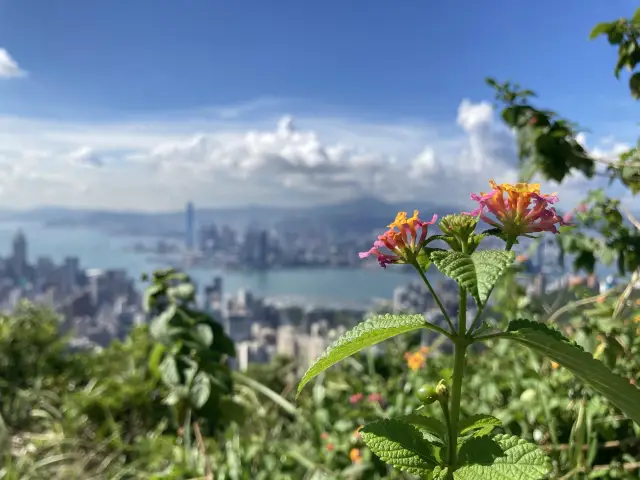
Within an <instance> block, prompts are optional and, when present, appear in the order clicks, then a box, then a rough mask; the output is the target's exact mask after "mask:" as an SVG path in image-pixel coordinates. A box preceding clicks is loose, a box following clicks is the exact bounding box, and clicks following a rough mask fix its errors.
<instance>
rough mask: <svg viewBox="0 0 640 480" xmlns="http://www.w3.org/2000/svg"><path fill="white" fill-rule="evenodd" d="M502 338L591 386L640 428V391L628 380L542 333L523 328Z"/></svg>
mask: <svg viewBox="0 0 640 480" xmlns="http://www.w3.org/2000/svg"><path fill="white" fill-rule="evenodd" d="M501 337H502V338H506V339H508V340H513V341H516V342H518V343H520V344H522V345H525V346H526V347H528V348H530V349H531V350H533V351H535V352H538V353H542V354H543V355H546V356H547V357H549V358H550V359H551V360H554V361H555V362H557V363H558V364H559V365H561V366H563V367H564V368H566V369H567V370H569V371H571V372H572V373H573V374H574V375H575V376H576V377H578V378H579V379H580V380H581V381H583V382H585V383H587V384H589V385H591V387H592V388H593V389H594V390H596V391H597V392H598V393H600V394H601V395H603V396H604V397H606V398H607V399H608V400H609V401H610V402H611V403H613V404H614V405H615V406H617V407H618V408H619V409H620V410H622V411H623V412H624V413H625V414H626V415H627V416H629V418H631V419H632V420H633V421H634V422H635V423H637V424H639V425H640V390H638V389H637V388H636V387H635V386H633V385H631V384H630V383H629V380H628V379H626V378H623V377H621V376H620V375H618V374H616V373H614V372H612V371H611V370H609V369H608V368H607V367H606V365H605V364H604V363H602V362H601V361H599V360H596V359H595V358H593V356H591V354H590V353H587V352H585V351H583V350H581V349H580V348H579V347H577V346H576V345H574V344H571V343H569V342H567V341H563V340H560V339H558V337H557V336H556V335H553V334H549V333H548V332H547V331H545V330H542V329H533V328H521V329H518V330H515V331H510V332H506V333H504V334H503V335H501Z"/></svg>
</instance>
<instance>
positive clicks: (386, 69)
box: [0, 0, 633, 124]
mask: <svg viewBox="0 0 640 480" xmlns="http://www.w3.org/2000/svg"><path fill="white" fill-rule="evenodd" d="M632 4H633V2H631V1H623V0H610V1H602V0H567V1H561V2H558V1H551V0H541V1H537V2H514V1H506V0H487V1H483V2H475V1H466V2H463V1H454V2H426V1H417V0H410V1H403V2H388V1H361V0H353V1H350V2H342V1H336V0H329V1H324V2H301V1H299V0H296V1H293V0H277V1H268V2H267V1H261V0H253V1H237V2H230V1H227V2H224V1H214V0H211V1H203V0H184V1H176V0H110V1H86V0H65V1H64V2H56V1H42V0H0V43H1V44H3V45H4V48H6V49H7V50H8V51H9V52H10V53H11V55H12V56H13V57H14V58H15V59H16V60H17V61H18V62H19V64H20V65H21V66H22V68H24V69H25V70H27V71H29V72H31V76H30V78H28V79H27V80H26V81H23V82H11V83H6V84H5V85H3V86H2V87H3V88H2V91H1V93H2V97H4V98H3V99H2V100H3V102H2V103H4V104H5V105H6V107H5V108H6V109H9V110H10V111H11V112H14V113H29V114H51V115H56V116H58V115H64V116H67V115H78V116H83V117H84V116H92V115H108V114H112V115H118V114H121V113H123V112H124V113H127V112H136V113H138V112H153V111H158V110H162V111H166V110H173V109H191V108H198V107H202V106H207V105H225V104H238V103H244V102H247V101H251V100H254V99H259V98H263V97H276V98H294V99H301V100H305V101H313V102H314V103H318V104H320V105H323V106H324V107H326V106H329V107H330V106H334V107H335V108H339V109H345V110H353V111H357V112H358V113H362V114H371V115H379V116H384V117H385V118H386V117H404V116H412V117H413V116H422V115H425V114H427V113H428V115H429V116H431V118H435V119H446V118H451V117H453V115H454V111H455V107H456V106H457V104H458V103H459V102H460V100H461V98H463V97H470V98H472V99H476V100H477V99H483V98H487V96H488V91H487V88H486V86H485V85H484V83H483V79H484V77H486V76H487V75H493V76H496V77H497V78H501V79H502V78H512V79H515V80H517V81H520V82H521V83H525V84H527V85H528V86H531V88H534V89H535V90H537V91H538V92H539V93H540V94H541V96H542V98H543V99H544V101H546V102H548V103H549V104H552V105H554V107H555V106H557V107H556V108H558V109H562V110H570V111H572V112H575V115H576V116H578V117H581V121H584V122H586V123H589V124H592V123H598V122H599V121H600V119H598V118H597V117H596V113H595V112H596V111H597V112H599V114H601V115H602V116H603V117H604V119H602V120H603V121H604V120H607V119H611V120H615V119H616V117H614V112H615V110H618V113H619V109H614V108H607V104H609V105H610V104H612V103H613V104H615V103H616V102H619V101H620V102H622V101H626V100H627V99H628V97H627V91H626V89H625V86H624V84H622V85H621V84H620V83H619V82H617V81H616V80H615V79H614V78H613V76H612V75H611V66H612V64H613V61H614V56H615V51H614V50H613V49H611V48H610V47H609V46H608V45H607V44H606V42H604V41H603V40H601V41H596V42H589V41H588V40H587V36H588V33H589V30H590V29H591V27H592V26H593V25H594V24H595V23H597V22H599V21H602V20H607V19H612V18H617V17H619V16H623V15H629V14H630V13H632V12H633V6H632ZM587 98H588V99H591V101H590V102H585V101H584V99H587ZM596 108H597V109H596ZM598 116H599V115H598Z"/></svg>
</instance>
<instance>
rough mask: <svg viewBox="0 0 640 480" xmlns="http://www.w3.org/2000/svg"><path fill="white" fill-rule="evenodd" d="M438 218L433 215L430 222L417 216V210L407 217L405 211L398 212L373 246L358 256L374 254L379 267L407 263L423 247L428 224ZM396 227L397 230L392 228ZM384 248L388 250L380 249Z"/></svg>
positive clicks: (364, 256) (431, 223)
mask: <svg viewBox="0 0 640 480" xmlns="http://www.w3.org/2000/svg"><path fill="white" fill-rule="evenodd" d="M437 219H438V216H437V215H434V216H433V218H432V219H431V221H430V222H425V221H423V220H420V219H419V218H418V210H414V212H413V216H412V217H411V218H407V212H398V215H396V219H395V220H394V222H393V223H391V224H390V225H389V230H387V231H386V232H385V233H384V234H382V235H379V236H378V239H377V240H376V241H375V242H374V243H373V247H372V248H371V249H369V250H368V251H367V252H360V253H359V256H360V258H366V257H368V256H370V255H375V257H376V258H377V260H378V263H379V264H380V266H381V267H383V268H387V265H389V264H392V263H409V262H410V261H411V260H412V259H413V258H415V255H417V254H418V252H419V251H420V249H421V248H422V247H423V245H424V242H425V240H426V238H427V233H428V231H429V225H433V224H434V223H435V222H436V220H437ZM396 228H397V229H398V230H397V231H396V230H394V229H396ZM382 248H386V249H387V250H388V252H385V251H381V249H382Z"/></svg>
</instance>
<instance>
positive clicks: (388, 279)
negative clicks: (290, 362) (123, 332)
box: [0, 223, 416, 305]
mask: <svg viewBox="0 0 640 480" xmlns="http://www.w3.org/2000/svg"><path fill="white" fill-rule="evenodd" d="M19 229H21V230H22V231H23V232H24V233H25V235H26V237H27V242H28V256H29V262H30V263H34V262H35V260H36V259H37V257H39V256H44V255H46V256H49V257H51V258H52V259H53V260H54V261H55V262H60V261H62V260H63V259H64V257H67V256H76V257H78V258H79V259H80V263H81V265H82V267H83V268H101V269H107V268H122V269H126V270H127V272H128V273H129V275H130V276H131V277H133V278H135V279H140V276H141V275H142V273H145V272H146V273H150V272H152V271H153V270H154V269H157V268H162V267H166V266H167V265H163V264H161V263H159V262H157V263H152V262H149V261H148V260H147V258H146V256H145V255H144V254H138V253H134V252H131V251H126V248H125V247H128V246H131V244H132V243H134V242H136V241H140V240H144V239H141V238H140V237H135V238H133V237H124V236H109V235H106V234H104V233H102V232H100V231H97V230H93V229H88V228H71V229H70V228H51V227H44V226H43V225H41V224H39V223H0V255H1V256H7V255H9V254H10V253H11V248H12V241H13V237H14V235H15V234H16V232H17V231H18V230H19ZM188 273H189V274H190V275H191V276H192V278H194V280H195V281H196V282H197V283H198V284H200V285H203V284H205V283H209V282H211V279H212V278H213V277H214V276H221V277H222V278H223V281H224V289H225V291H226V292H227V293H233V292H236V291H237V290H239V289H246V290H249V291H251V292H252V293H253V294H255V295H257V296H260V297H265V296H269V297H271V296H277V297H289V298H294V299H295V298H297V299H300V298H302V297H303V298H305V299H308V300H309V301H310V302H311V303H314V304H317V303H339V304H357V305H361V304H363V303H369V302H370V301H371V300H372V299H373V298H391V296H392V294H393V290H394V288H395V287H397V286H399V285H404V284H407V283H408V282H410V281H412V280H413V279H415V278H416V277H415V276H413V275H411V274H410V273H404V272H398V271H394V269H393V268H387V269H386V270H383V269H381V268H371V269H361V270H359V269H339V268H312V269H303V268H299V269H292V270H272V271H264V272H248V271H233V270H230V271H221V270H214V269H199V268H198V269H193V270H191V271H189V272H188ZM139 285H140V287H143V284H142V283H141V282H140V283H139Z"/></svg>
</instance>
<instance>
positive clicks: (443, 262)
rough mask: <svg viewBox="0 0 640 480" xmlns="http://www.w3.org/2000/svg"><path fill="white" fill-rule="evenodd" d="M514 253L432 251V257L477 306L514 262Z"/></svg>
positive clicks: (501, 251) (483, 300)
mask: <svg viewBox="0 0 640 480" xmlns="http://www.w3.org/2000/svg"><path fill="white" fill-rule="evenodd" d="M514 255H515V254H514V253H513V252H506V251H504V250H480V251H477V252H474V253H472V254H471V255H467V254H465V253H461V252H452V251H448V252H439V251H438V252H433V253H431V260H432V261H433V263H435V265H436V267H438V270H440V271H441V272H442V273H443V274H444V275H446V276H447V277H450V278H452V279H454V280H455V281H456V282H458V284H459V285H460V286H462V287H464V288H465V289H466V290H467V291H468V292H469V294H471V296H473V298H475V299H476V302H478V304H479V305H484V304H485V303H486V301H487V299H488V298H489V295H490V294H491V290H493V287H494V285H495V284H496V282H497V281H498V279H499V278H500V276H501V275H502V274H503V273H504V272H505V270H506V269H507V267H508V266H509V265H511V264H512V263H513V261H514V258H515V256H514Z"/></svg>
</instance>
